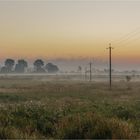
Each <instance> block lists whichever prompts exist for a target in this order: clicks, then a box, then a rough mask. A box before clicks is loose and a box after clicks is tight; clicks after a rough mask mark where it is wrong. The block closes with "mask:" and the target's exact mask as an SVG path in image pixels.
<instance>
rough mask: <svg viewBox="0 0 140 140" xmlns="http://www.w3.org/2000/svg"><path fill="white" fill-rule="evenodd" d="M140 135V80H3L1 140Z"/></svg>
mask: <svg viewBox="0 0 140 140" xmlns="http://www.w3.org/2000/svg"><path fill="white" fill-rule="evenodd" d="M10 138H18V139H19V138H24V139H26V138H32V139H36V138H59V139H74V138H76V139H83V138H85V139H134V138H137V139H138V138H140V83H139V82H135V83H129V88H128V83H127V82H115V83H113V87H112V89H111V90H110V89H109V87H108V83H101V82H100V83H97V82H91V83H89V82H76V81H75V82H74V81H73V82H68V81H61V82H60V81H45V80H44V81H41V80H40V79H38V80H37V79H36V80H35V79H34V78H31V79H23V78H21V79H20V78H14V79H13V78H7V77H6V78H1V79H0V139H10Z"/></svg>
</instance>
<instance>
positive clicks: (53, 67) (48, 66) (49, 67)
mask: <svg viewBox="0 0 140 140" xmlns="http://www.w3.org/2000/svg"><path fill="white" fill-rule="evenodd" d="M45 68H46V70H47V71H48V72H49V73H56V72H58V71H59V68H58V67H57V65H54V64H52V63H48V64H46V67H45Z"/></svg>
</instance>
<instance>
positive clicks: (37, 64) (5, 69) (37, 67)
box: [0, 58, 59, 73]
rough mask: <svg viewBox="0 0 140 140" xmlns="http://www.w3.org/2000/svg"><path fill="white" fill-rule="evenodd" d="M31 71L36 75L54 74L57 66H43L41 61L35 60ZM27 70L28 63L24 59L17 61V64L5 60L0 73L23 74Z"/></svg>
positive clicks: (51, 64)
mask: <svg viewBox="0 0 140 140" xmlns="http://www.w3.org/2000/svg"><path fill="white" fill-rule="evenodd" d="M33 66H34V68H33V70H32V72H36V73H45V72H48V73H56V72H58V71H59V68H58V66H57V65H54V64H53V63H47V64H45V63H44V61H43V60H42V59H37V60H35V61H34V62H33ZM27 69H28V62H27V61H26V60H24V59H19V60H18V61H17V63H16V62H15V60H13V59H10V58H8V59H6V60H5V62H4V66H2V67H1V69H0V72H1V73H13V72H16V73H24V72H27Z"/></svg>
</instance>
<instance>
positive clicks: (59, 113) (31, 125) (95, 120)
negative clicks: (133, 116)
mask: <svg viewBox="0 0 140 140" xmlns="http://www.w3.org/2000/svg"><path fill="white" fill-rule="evenodd" d="M0 111H1V114H0V126H1V127H0V138H1V139H11V138H18V139H21V138H23V139H25V138H32V139H33V138H59V139H89V138H90V139H130V138H135V137H136V135H135V134H134V132H133V126H132V125H131V124H129V123H128V122H126V121H121V120H119V119H117V118H106V117H104V116H101V115H98V114H97V113H94V112H86V113H75V114H71V113H70V112H67V114H66V113H65V112H66V111H65V110H56V109H55V110H49V109H48V108H47V107H45V106H40V105H33V104H28V105H19V106H9V107H5V108H1V110H0Z"/></svg>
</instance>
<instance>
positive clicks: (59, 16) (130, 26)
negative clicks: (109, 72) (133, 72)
mask: <svg viewBox="0 0 140 140" xmlns="http://www.w3.org/2000/svg"><path fill="white" fill-rule="evenodd" d="M109 43H111V44H112V47H114V49H113V50H112V54H113V59H114V61H115V63H116V64H117V63H122V62H123V63H124V64H129V63H132V64H135V65H138V64H139V59H140V1H138V0H137V1H134V0H133V1H132V0H129V1H128V0H123V1H122V0H117V1H115V0H108V1H107V0H102V1H101V0H75V1H74V0H42V1H41V0H0V59H5V58H7V57H12V58H16V59H17V58H25V59H30V60H32V59H35V58H39V57H40V58H44V59H57V58H63V59H71V58H88V59H89V58H96V59H102V60H107V59H108V50H107V49H106V48H107V47H108V46H109ZM120 65H121V64H120ZM139 65H140V64H139Z"/></svg>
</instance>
